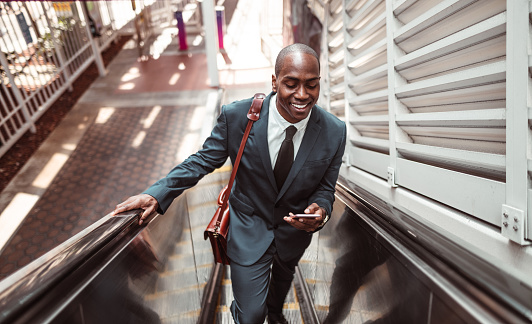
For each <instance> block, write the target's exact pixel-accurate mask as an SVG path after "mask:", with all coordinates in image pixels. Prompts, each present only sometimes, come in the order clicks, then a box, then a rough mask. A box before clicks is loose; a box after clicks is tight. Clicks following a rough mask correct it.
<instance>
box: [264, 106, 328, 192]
mask: <svg viewBox="0 0 532 324" xmlns="http://www.w3.org/2000/svg"><path fill="white" fill-rule="evenodd" d="M312 109H313V111H312V114H311V115H310V119H309V121H308V124H307V129H306V130H305V136H303V141H302V142H301V146H300V147H299V150H298V151H297V156H296V159H295V160H294V164H292V168H291V169H290V173H288V177H287V178H286V181H285V183H284V184H283V187H282V188H281V191H280V192H279V195H278V196H277V200H279V198H281V197H282V196H283V195H284V193H285V192H286V189H287V188H288V187H289V186H290V184H291V183H292V182H293V181H294V179H295V178H296V175H297V174H298V173H299V171H300V170H301V168H302V167H303V165H304V164H305V162H306V161H307V158H308V156H309V154H310V152H311V151H312V149H313V148H314V144H316V140H317V139H318V137H319V134H320V130H321V126H319V125H318V121H319V111H318V109H316V107H314V108H312ZM270 169H271V167H270ZM272 176H273V172H272ZM274 183H275V179H274Z"/></svg>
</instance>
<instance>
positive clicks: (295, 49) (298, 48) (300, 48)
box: [275, 43, 320, 77]
mask: <svg viewBox="0 0 532 324" xmlns="http://www.w3.org/2000/svg"><path fill="white" fill-rule="evenodd" d="M292 53H303V54H309V55H312V56H314V57H315V58H316V61H317V62H318V71H319V68H320V58H319V57H318V54H316V52H315V51H314V50H313V49H312V48H310V47H309V46H307V45H305V44H299V43H296V44H292V45H288V46H287V47H285V48H283V49H282V50H281V51H280V52H279V55H277V59H276V60H275V76H276V77H278V76H279V72H281V70H282V68H283V63H284V60H285V58H286V57H287V56H288V55H290V54H292Z"/></svg>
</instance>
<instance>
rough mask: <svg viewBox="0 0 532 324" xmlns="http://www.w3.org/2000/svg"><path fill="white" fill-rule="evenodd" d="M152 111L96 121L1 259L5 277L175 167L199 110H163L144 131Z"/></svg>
mask: <svg viewBox="0 0 532 324" xmlns="http://www.w3.org/2000/svg"><path fill="white" fill-rule="evenodd" d="M153 111H154V109H153V108H152V107H142V108H129V109H119V110H116V111H114V112H113V113H112V115H111V116H109V118H108V119H107V120H106V121H105V122H101V121H99V120H98V118H97V119H96V120H95V122H94V124H92V125H91V126H90V128H89V129H88V130H87V132H86V133H85V135H84V136H83V138H82V140H81V142H80V143H79V144H78V146H77V149H76V150H75V151H74V152H73V153H72V155H71V156H70V158H69V159H68V161H67V162H66V163H65V164H64V166H63V168H62V169H61V171H60V172H59V173H58V174H57V176H56V177H55V179H54V181H53V182H52V183H51V184H50V186H49V187H48V189H47V191H46V192H45V193H44V194H43V195H42V197H41V199H40V200H39V201H38V202H37V203H36V204H35V206H34V207H33V209H32V210H31V211H30V213H29V214H28V215H27V217H26V219H25V220H24V222H23V223H22V225H21V226H20V228H19V230H18V232H17V233H16V234H15V236H14V237H13V238H12V240H11V241H10V243H9V244H8V245H7V246H6V247H5V249H4V251H3V253H2V254H1V255H0V264H1V268H0V275H1V276H5V275H8V274H9V273H11V272H12V271H14V270H16V269H18V268H20V267H22V266H24V265H26V264H27V263H29V262H30V261H32V260H34V259H36V258H37V257H39V256H40V255H42V254H44V253H45V252H47V251H49V250H50V249H51V248H53V247H55V246H57V245H58V244H60V243H62V242H63V241H65V240H66V239H68V238H69V237H71V236H73V235H74V234H76V233H77V232H79V231H80V230H82V229H83V228H85V227H87V226H88V225H89V224H91V223H93V222H94V221H96V220H97V219H99V218H100V217H102V216H103V215H106V214H107V213H109V212H110V211H111V210H112V209H113V207H114V206H115V205H116V204H117V203H118V202H120V201H121V200H122V199H124V198H125V197H127V196H129V195H133V194H136V193H139V192H141V191H143V190H144V189H146V188H147V186H149V185H150V184H151V183H153V182H154V181H156V180H157V179H159V178H160V177H162V176H164V175H165V174H166V173H167V172H168V171H169V170H170V169H171V168H172V167H173V166H174V165H175V164H176V160H177V158H176V156H177V154H178V151H179V148H180V145H181V144H182V143H183V141H182V140H183V138H185V137H186V135H187V132H188V129H187V127H182V126H184V125H189V124H190V122H191V118H192V116H193V113H194V107H193V106H183V107H162V108H160V110H158V114H157V116H156V117H155V119H154V121H153V124H152V127H151V128H149V129H145V128H144V126H143V124H145V123H144V121H145V120H146V119H147V118H148V117H149V116H150V113H152V112H153ZM152 114H153V113H152ZM171 125H175V127H172V126H171ZM180 125H181V127H180ZM168 130H171V131H168Z"/></svg>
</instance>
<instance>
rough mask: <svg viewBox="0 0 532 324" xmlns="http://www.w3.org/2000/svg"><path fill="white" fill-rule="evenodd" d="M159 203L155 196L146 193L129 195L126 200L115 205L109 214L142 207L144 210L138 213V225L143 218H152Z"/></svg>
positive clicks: (113, 214)
mask: <svg viewBox="0 0 532 324" xmlns="http://www.w3.org/2000/svg"><path fill="white" fill-rule="evenodd" d="M158 208H159V203H158V202H157V200H156V199H155V198H153V197H152V196H150V195H148V194H140V195H136V196H131V197H129V198H128V199H127V200H126V201H124V202H122V203H120V204H118V205H116V207H115V210H113V212H112V213H111V216H115V215H117V214H119V213H123V212H125V211H128V210H133V209H142V210H144V211H143V212H142V214H140V218H139V225H142V223H143V222H144V220H145V219H147V218H148V219H152V218H153V217H151V216H155V214H157V209H158Z"/></svg>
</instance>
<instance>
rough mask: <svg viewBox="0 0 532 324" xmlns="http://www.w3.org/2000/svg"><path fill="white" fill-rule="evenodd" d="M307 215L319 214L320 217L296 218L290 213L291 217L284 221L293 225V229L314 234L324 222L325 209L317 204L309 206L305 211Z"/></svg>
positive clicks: (286, 217)
mask: <svg viewBox="0 0 532 324" xmlns="http://www.w3.org/2000/svg"><path fill="white" fill-rule="evenodd" d="M305 214H318V215H320V217H317V218H299V217H296V216H295V215H294V214H293V213H289V216H285V217H284V220H285V221H286V222H287V223H288V224H290V225H292V226H293V227H295V228H297V229H299V230H303V231H307V232H313V231H315V230H316V229H317V228H318V227H319V226H320V224H321V223H322V221H323V218H324V217H325V212H324V210H323V208H321V207H320V206H318V204H316V203H312V204H311V205H310V206H308V207H307V208H306V209H305Z"/></svg>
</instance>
